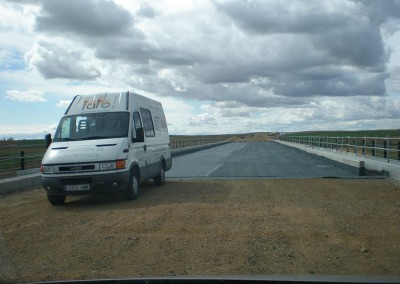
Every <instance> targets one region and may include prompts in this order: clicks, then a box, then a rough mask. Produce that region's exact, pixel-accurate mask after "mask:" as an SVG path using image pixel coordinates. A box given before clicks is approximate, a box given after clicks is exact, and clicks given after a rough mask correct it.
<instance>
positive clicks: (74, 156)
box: [41, 92, 172, 195]
mask: <svg viewBox="0 0 400 284" xmlns="http://www.w3.org/2000/svg"><path fill="white" fill-rule="evenodd" d="M138 128H143V131H144V141H141V142H138V141H137V139H136V133H137V129H138ZM169 143H170V140H169V134H168V128H167V122H166V119H165V115H164V111H163V108H162V105H161V103H160V102H157V101H154V100H152V99H149V98H146V97H143V96H141V95H138V94H135V93H132V92H121V93H103V94H94V95H85V96H80V95H79V96H76V97H75V98H74V99H73V101H72V102H71V104H70V106H69V107H68V109H67V110H66V112H65V116H64V117H63V118H62V119H61V121H60V125H59V127H58V128H57V131H56V135H55V137H54V140H53V142H52V143H51V144H50V146H49V147H48V149H47V151H46V154H45V155H44V157H43V160H42V167H41V168H42V170H43V171H42V175H41V180H42V185H43V187H44V188H45V189H46V191H47V193H48V194H59V195H67V194H85V193H94V192H95V191H96V192H108V191H116V190H124V189H125V187H126V186H127V185H128V184H129V176H130V173H131V171H132V170H133V169H136V170H137V171H138V172H139V175H140V181H144V180H147V179H154V178H156V177H157V176H158V175H159V174H160V172H161V168H163V170H164V171H168V170H169V169H170V168H171V166H172V159H171V151H170V145H169ZM121 163H122V164H123V165H124V167H123V168H122V167H118V166H116V165H117V164H118V165H120V164H121ZM80 183H83V184H84V185H85V186H84V187H82V188H84V189H87V190H82V191H79V192H68V191H65V188H71V187H66V186H69V184H78V185H80ZM109 187H113V188H112V189H113V190H109V189H110V188H109ZM114 189H115V190H114Z"/></svg>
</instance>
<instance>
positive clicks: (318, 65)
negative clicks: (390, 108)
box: [36, 0, 399, 108]
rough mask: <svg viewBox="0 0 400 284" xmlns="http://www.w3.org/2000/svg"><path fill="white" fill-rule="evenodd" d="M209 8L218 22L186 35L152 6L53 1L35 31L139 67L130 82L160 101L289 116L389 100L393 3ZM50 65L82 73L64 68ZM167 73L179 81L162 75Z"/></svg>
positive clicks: (274, 3)
mask: <svg viewBox="0 0 400 284" xmlns="http://www.w3.org/2000/svg"><path fill="white" fill-rule="evenodd" d="M377 2H378V3H377ZM382 2H385V3H382ZM54 3H55V4H54ZM59 3H62V5H61V6H58V4H59ZM66 3H68V4H66ZM212 3H213V4H214V5H213V6H212V5H211V7H214V8H215V10H214V11H210V13H211V14H212V15H213V17H212V18H211V17H210V18H206V17H207V16H209V15H202V17H205V18H206V19H207V20H208V21H201V22H200V21H197V22H192V21H191V20H192V18H194V15H198V13H199V12H198V11H191V12H190V11H186V12H187V14H185V15H183V14H181V15H179V16H180V17H183V18H184V19H186V21H187V22H188V23H189V21H190V23H193V27H192V29H189V30H185V29H183V27H180V26H179V27H176V26H175V23H174V21H171V19H172V18H173V16H170V17H169V16H168V15H165V14H164V13H158V12H157V11H156V10H155V9H154V8H152V7H151V6H149V5H148V4H143V5H142V6H141V7H140V8H139V10H137V12H136V14H135V16H133V15H131V14H129V12H128V11H126V10H124V9H123V8H121V7H119V6H117V5H115V4H114V3H113V2H106V1H94V0H90V1H84V2H83V1H77V0H74V1H70V2H65V1H63V2H58V1H55V2H54V1H46V2H45V4H44V6H43V11H42V15H41V16H39V17H38V18H37V28H38V29H39V30H40V31H48V32H51V33H52V32H67V33H68V36H71V38H72V39H79V40H81V42H82V43H83V44H86V46H87V47H89V48H91V49H92V50H93V52H94V54H95V56H96V57H97V58H99V59H103V60H107V61H108V62H114V63H115V64H119V63H123V64H127V65H132V66H134V67H132V72H131V73H130V74H129V75H128V76H126V78H125V80H126V83H127V84H128V85H129V86H132V87H133V88H138V89H142V90H145V91H149V92H156V93H158V94H160V95H166V96H179V97H183V98H190V99H199V100H210V101H234V102H238V103H240V104H243V105H245V106H251V107H290V108H295V107H299V108H303V107H305V106H307V105H310V104H312V103H315V102H316V100H317V98H318V97H334V96H337V97H347V96H385V95H386V89H385V80H386V79H387V78H388V76H389V75H388V73H387V71H386V64H387V62H388V58H389V55H390V54H389V53H388V51H387V50H386V49H385V45H384V43H383V38H382V36H381V27H382V25H383V24H384V23H385V22H387V21H390V20H391V19H392V18H395V17H399V13H398V12H397V10H396V11H393V10H395V7H397V6H396V5H397V4H396V2H394V1H346V0H338V1H335V2H331V1H320V0H314V1H256V0H253V1H223V2H217V1H213V2H212ZM64 11H66V12H65V13H64ZM213 13H215V14H213ZM184 19H180V21H179V23H182V22H184V21H183V20H184ZM140 21H143V22H142V23H143V25H145V23H151V24H153V25H156V26H157V28H156V29H155V30H157V31H158V29H159V31H158V33H157V32H156V33H155V35H154V34H152V33H151V32H146V29H143V31H141V30H140V29H139V28H138V27H139V26H140V25H139V24H140V23H141V22H140ZM181 29H182V30H183V31H185V32H182V33H180V30H181ZM86 35H87V36H86ZM50 62H53V63H54V64H55V65H56V66H55V67H57V66H62V67H63V68H59V69H60V70H70V71H69V74H76V73H78V72H77V71H76V70H71V69H68V68H66V67H65V66H64V65H63V64H66V62H63V61H62V60H56V59H54V58H53V59H52V61H50ZM62 63H63V64H62ZM41 64H43V66H41V65H40V64H36V65H37V68H38V70H39V71H40V72H42V74H46V75H47V76H50V74H58V76H62V72H58V73H57V72H55V71H54V70H57V68H50V67H47V68H48V69H49V68H50V70H53V71H52V72H50V71H49V70H48V69H46V68H45V64H44V63H41ZM76 66H78V67H79V66H80V68H81V70H84V71H85V72H84V73H85V74H91V75H90V76H89V78H96V77H97V76H99V73H98V71H97V70H95V69H93V68H92V69H91V68H90V67H88V66H85V65H79V64H78V65H76ZM76 66H75V67H76ZM164 69H167V70H170V71H171V72H172V73H173V74H176V78H164V77H160V71H162V70H164ZM72 71H74V72H72ZM96 71H97V72H96ZM64 76H65V75H64Z"/></svg>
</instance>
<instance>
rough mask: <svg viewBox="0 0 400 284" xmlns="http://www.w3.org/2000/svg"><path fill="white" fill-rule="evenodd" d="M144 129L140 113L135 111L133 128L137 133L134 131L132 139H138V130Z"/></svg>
mask: <svg viewBox="0 0 400 284" xmlns="http://www.w3.org/2000/svg"><path fill="white" fill-rule="evenodd" d="M138 128H142V121H141V120H140V114H139V112H137V111H135V112H134V113H133V127H132V129H134V130H135V131H132V138H136V129H138Z"/></svg>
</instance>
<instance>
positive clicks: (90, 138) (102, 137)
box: [80, 136, 110, 140]
mask: <svg viewBox="0 0 400 284" xmlns="http://www.w3.org/2000/svg"><path fill="white" fill-rule="evenodd" d="M107 138H110V137H104V136H89V137H83V138H81V139H80V140H95V139H107Z"/></svg>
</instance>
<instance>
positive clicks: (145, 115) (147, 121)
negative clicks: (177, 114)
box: [140, 108, 155, 137]
mask: <svg viewBox="0 0 400 284" xmlns="http://www.w3.org/2000/svg"><path fill="white" fill-rule="evenodd" d="M140 113H141V114H142V119H143V128H144V133H145V135H146V136H147V137H149V136H150V137H152V136H155V133H154V124H153V119H152V118H151V113H150V111H149V110H148V109H145V108H140Z"/></svg>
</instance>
